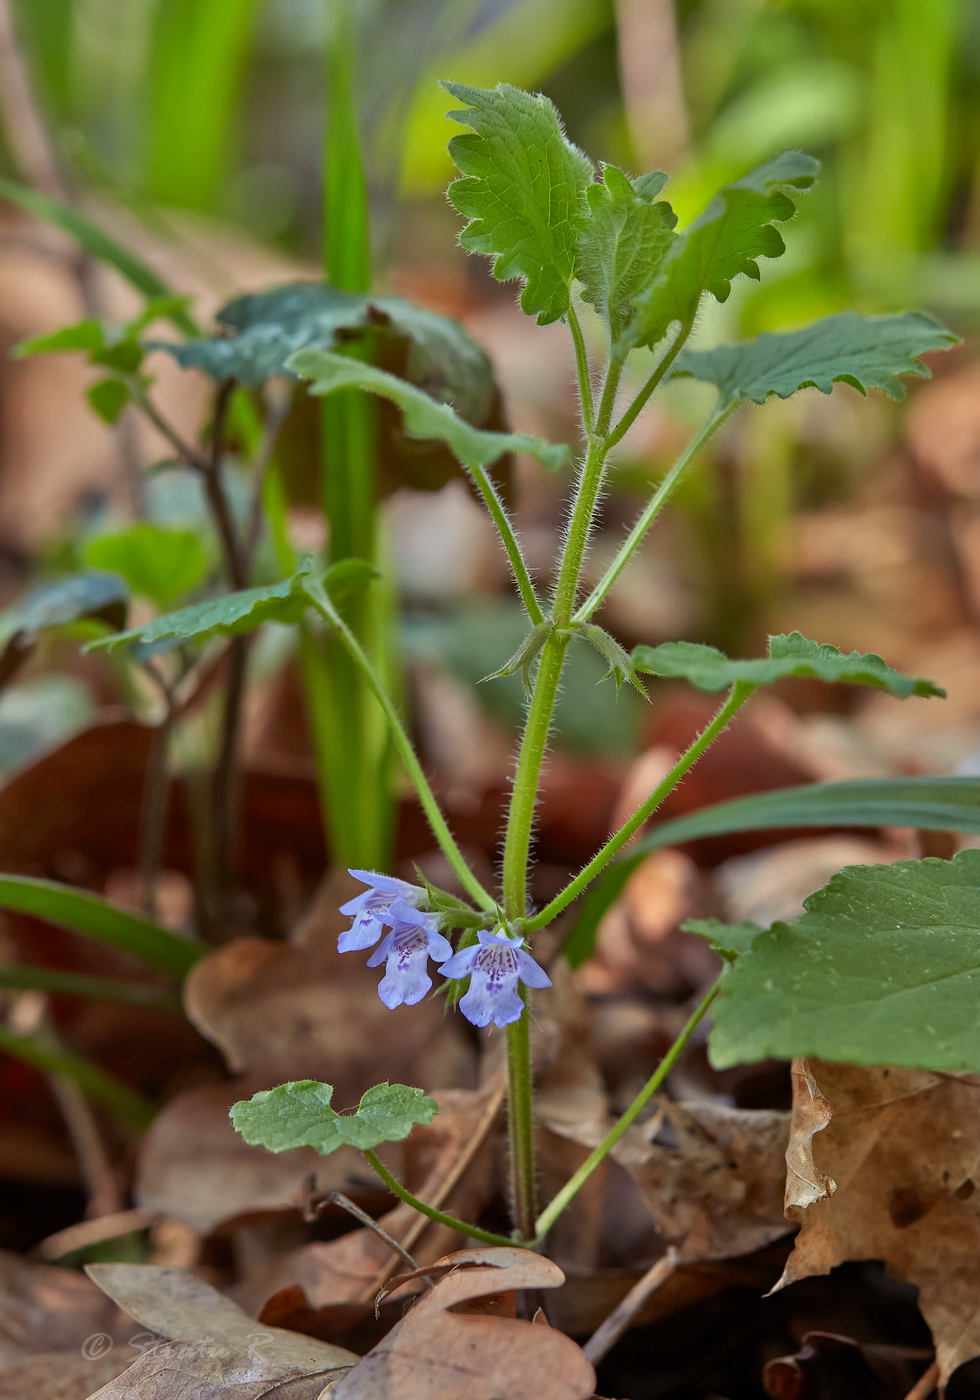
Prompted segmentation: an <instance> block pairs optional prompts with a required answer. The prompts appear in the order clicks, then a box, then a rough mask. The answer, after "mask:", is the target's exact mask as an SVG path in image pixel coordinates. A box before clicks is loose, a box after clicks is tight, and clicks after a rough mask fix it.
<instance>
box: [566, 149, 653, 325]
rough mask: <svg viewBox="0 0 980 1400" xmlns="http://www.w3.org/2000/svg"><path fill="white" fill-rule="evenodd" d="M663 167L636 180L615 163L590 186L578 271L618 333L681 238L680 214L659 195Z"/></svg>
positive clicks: (587, 296) (586, 293) (586, 292)
mask: <svg viewBox="0 0 980 1400" xmlns="http://www.w3.org/2000/svg"><path fill="white" fill-rule="evenodd" d="M666 181H667V176H666V175H664V174H663V173H662V172H661V171H655V172H654V173H653V174H651V175H642V176H641V177H640V178H639V179H638V180H630V179H629V178H628V177H627V176H626V175H624V174H623V172H622V171H621V170H620V169H619V168H618V167H617V166H615V165H607V166H605V167H604V168H603V172H602V183H601V184H593V185H589V187H588V190H587V191H586V195H587V198H588V204H589V212H590V217H589V218H588V219H587V220H586V221H585V223H584V224H583V226H582V231H581V233H580V235H579V241H578V252H577V257H576V264H575V275H576V277H577V278H578V280H579V281H580V282H581V283H582V297H583V299H584V300H585V301H587V302H589V303H591V305H592V306H594V307H595V309H596V310H597V311H598V312H599V314H600V315H601V316H604V317H605V318H606V320H607V322H608V323H609V326H610V328H611V329H612V331H613V334H614V335H618V334H619V332H620V331H621V330H622V329H623V328H624V326H625V325H626V323H627V322H628V321H629V319H630V316H631V315H632V311H633V299H634V297H635V296H636V295H637V293H638V292H641V291H643V289H644V288H645V287H648V286H650V285H651V283H652V282H653V281H654V279H655V277H656V276H657V273H658V272H659V271H660V267H661V264H662V263H663V260H664V258H665V257H666V255H667V252H668V250H669V249H670V246H671V244H672V243H673V242H674V240H675V238H676V234H675V233H674V232H673V228H674V225H675V224H676V223H677V215H676V214H675V213H674V211H673V209H671V207H670V205H669V204H667V203H665V202H664V201H663V200H659V201H658V200H657V195H658V194H659V193H660V191H661V189H662V188H663V186H664V184H665V183H666Z"/></svg>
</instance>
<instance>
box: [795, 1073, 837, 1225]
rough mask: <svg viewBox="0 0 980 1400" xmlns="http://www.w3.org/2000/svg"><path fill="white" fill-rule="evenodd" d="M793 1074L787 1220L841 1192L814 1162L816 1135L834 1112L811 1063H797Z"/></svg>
mask: <svg viewBox="0 0 980 1400" xmlns="http://www.w3.org/2000/svg"><path fill="white" fill-rule="evenodd" d="M790 1073H791V1077H792V1082H793V1115H792V1119H791V1122H790V1134H789V1146H788V1147H787V1148H786V1199H785V1206H786V1216H787V1219H789V1220H799V1219H801V1215H800V1212H801V1211H804V1210H806V1209H807V1207H808V1206H812V1205H814V1204H815V1203H816V1202H817V1201H822V1200H823V1199H824V1197H826V1196H832V1195H833V1194H834V1192H835V1191H836V1190H837V1182H836V1181H834V1179H833V1177H830V1176H828V1175H827V1173H826V1172H825V1171H821V1169H820V1168H819V1167H818V1166H817V1164H816V1162H815V1161H814V1160H813V1138H814V1134H815V1133H822V1132H823V1130H824V1128H826V1126H827V1124H828V1123H829V1122H830V1120H831V1118H833V1116H834V1111H833V1109H832V1108H831V1106H830V1104H829V1103H828V1102H827V1100H826V1099H825V1098H824V1096H823V1094H822V1093H821V1092H820V1088H819V1085H818V1084H817V1081H816V1080H815V1079H814V1077H813V1073H812V1071H811V1069H810V1065H809V1062H808V1061H807V1060H794V1061H793V1068H792V1070H791V1072H790Z"/></svg>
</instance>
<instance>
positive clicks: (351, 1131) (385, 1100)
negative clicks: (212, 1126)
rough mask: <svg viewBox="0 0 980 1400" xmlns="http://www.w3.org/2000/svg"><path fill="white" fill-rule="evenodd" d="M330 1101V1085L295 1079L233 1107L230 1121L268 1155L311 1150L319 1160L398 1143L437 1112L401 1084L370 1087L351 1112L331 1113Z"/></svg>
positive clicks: (430, 1102)
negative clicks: (340, 1152) (346, 1150)
mask: <svg viewBox="0 0 980 1400" xmlns="http://www.w3.org/2000/svg"><path fill="white" fill-rule="evenodd" d="M332 1097H333V1086H332V1085H330V1084H320V1083H318V1082H317V1081H316V1080H315V1079H299V1080H295V1081H294V1082H293V1083H291V1084H280V1085H279V1086H278V1087H277V1088H275V1089H263V1090H261V1092H260V1093H258V1094H253V1096H252V1098H250V1099H244V1100H242V1101H241V1102H240V1103H236V1104H235V1105H233V1107H232V1109H231V1115H230V1116H231V1121H232V1123H233V1124H234V1125H235V1127H236V1128H237V1130H238V1131H239V1132H240V1133H241V1135H242V1137H243V1138H244V1139H245V1141H246V1142H248V1143H252V1144H253V1145H255V1146H261V1147H267V1148H268V1149H269V1151H270V1152H288V1151H289V1150H290V1149H291V1148H294V1147H312V1148H314V1149H315V1151H317V1152H319V1153H320V1155H321V1156H324V1157H325V1156H326V1155H327V1154H328V1153H330V1152H334V1151H336V1149H337V1148H338V1147H342V1146H344V1145H347V1146H350V1147H356V1148H359V1149H360V1150H362V1151H363V1150H364V1149H366V1148H372V1147H377V1146H378V1145H379V1144H380V1143H382V1142H400V1141H401V1140H402V1139H403V1138H406V1137H408V1135H409V1133H410V1132H411V1131H412V1129H413V1128H414V1127H415V1126H416V1124H418V1123H429V1122H431V1120H432V1118H433V1116H434V1114H435V1113H436V1112H437V1109H438V1105H437V1103H436V1101H435V1099H430V1098H428V1097H427V1096H426V1095H425V1094H424V1093H423V1092H422V1090H421V1089H412V1088H410V1087H409V1086H408V1085H406V1084H376V1085H375V1086H374V1088H373V1089H368V1091H367V1093H366V1094H364V1095H363V1097H362V1098H361V1102H360V1104H359V1105H358V1107H357V1109H356V1110H355V1111H354V1112H353V1113H344V1114H339V1113H337V1112H336V1111H335V1110H334V1109H333V1108H331V1107H330V1100H331V1099H332Z"/></svg>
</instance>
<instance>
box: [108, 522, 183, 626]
mask: <svg viewBox="0 0 980 1400" xmlns="http://www.w3.org/2000/svg"><path fill="white" fill-rule="evenodd" d="M82 556H83V558H84V560H85V562H86V564H90V565H93V566H94V567H95V568H98V569H109V570H112V572H114V573H117V574H121V575H122V577H123V578H124V579H125V580H126V582H127V584H128V585H129V587H130V589H131V591H132V592H133V593H137V594H139V596H140V597H141V598H149V599H151V600H152V602H154V603H157V604H158V605H159V606H161V607H167V606H168V604H170V603H172V602H174V600H175V599H177V598H180V597H182V596H183V595H184V594H185V593H189V592H190V591H191V590H192V589H194V588H197V587H198V585H199V584H200V583H202V582H203V580H204V578H205V575H206V574H207V572H208V568H209V566H210V563H211V556H210V552H209V551H208V549H207V548H206V547H205V545H204V543H203V541H202V540H201V537H200V535H198V534H197V532H196V531H194V530H177V529H170V528H168V527H167V526H165V525H155V524H153V523H152V522H150V521H145V520H141V521H138V522H137V523H136V524H135V525H131V526H130V527H129V528H128V529H127V530H120V531H118V532H117V533H115V534H111V535H99V536H97V537H96V538H95V539H91V540H88V541H87V543H86V544H85V546H84V548H83V550H82Z"/></svg>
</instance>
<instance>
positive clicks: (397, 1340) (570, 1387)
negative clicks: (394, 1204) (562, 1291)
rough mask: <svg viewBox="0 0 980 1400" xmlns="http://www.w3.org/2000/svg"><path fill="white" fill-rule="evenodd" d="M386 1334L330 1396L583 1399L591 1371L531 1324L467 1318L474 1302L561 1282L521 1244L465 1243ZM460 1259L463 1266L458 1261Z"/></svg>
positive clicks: (571, 1348) (560, 1339)
mask: <svg viewBox="0 0 980 1400" xmlns="http://www.w3.org/2000/svg"><path fill="white" fill-rule="evenodd" d="M444 1265H449V1266H450V1272H449V1273H447V1274H445V1276H444V1277H442V1278H440V1279H439V1280H438V1282H437V1283H436V1285H435V1287H434V1288H432V1289H431V1290H430V1291H429V1292H428V1293H426V1294H424V1295H423V1296H422V1297H421V1298H420V1299H419V1301H418V1302H417V1303H416V1304H415V1306H414V1307H413V1308H412V1309H411V1310H410V1311H409V1312H408V1313H407V1314H406V1316H405V1317H404V1318H403V1319H402V1321H401V1322H399V1323H398V1324H397V1325H396V1326H395V1327H394V1328H392V1330H391V1332H389V1334H388V1336H387V1337H385V1339H384V1340H383V1341H382V1342H380V1343H379V1344H378V1346H376V1347H375V1348H374V1350H373V1351H371V1352H369V1353H368V1355H367V1356H365V1357H364V1358H363V1359H362V1360H361V1361H359V1362H358V1364H357V1365H356V1366H355V1367H353V1369H352V1370H350V1371H348V1372H347V1374H346V1375H345V1376H343V1377H342V1378H341V1379H340V1380H339V1381H338V1382H337V1383H336V1385H334V1386H333V1387H332V1388H331V1391H330V1396H331V1400H496V1397H499V1396H502V1395H506V1396H507V1397H508V1400H587V1397H588V1396H591V1395H592V1394H593V1392H594V1390H595V1372H594V1370H593V1369H592V1367H591V1365H590V1364H589V1362H588V1361H587V1360H586V1359H585V1357H584V1355H583V1354H582V1351H581V1349H580V1348H579V1347H577V1346H576V1345H575V1343H574V1342H573V1341H572V1340H571V1338H569V1337H566V1336H565V1335H564V1334H563V1333H561V1332H556V1331H554V1330H552V1329H551V1328H547V1327H536V1326H534V1324H533V1323H530V1322H520V1321H517V1320H515V1319H513V1318H505V1317H500V1316H487V1315H477V1316H473V1315H469V1316H464V1317H461V1316H459V1315H458V1313H457V1312H455V1311H454V1312H450V1311H449V1309H459V1308H460V1307H462V1306H465V1305H468V1304H471V1303H472V1302H473V1301H474V1300H476V1299H484V1298H486V1297H488V1296H494V1297H496V1296H498V1295H500V1294H501V1293H509V1292H512V1291H516V1290H518V1289H524V1288H557V1287H559V1286H560V1285H561V1284H562V1283H563V1282H564V1280H565V1276H564V1274H563V1273H562V1271H561V1270H560V1269H559V1268H558V1266H557V1265H556V1264H553V1263H552V1262H551V1261H550V1260H549V1259H545V1258H543V1257H542V1256H541V1255H539V1254H532V1253H531V1252H530V1251H529V1250H521V1249H516V1248H515V1249H503V1248H497V1249H467V1250H460V1251H459V1252H458V1253H456V1254H450V1255H447V1256H446V1258H445V1259H442V1260H439V1261H438V1264H437V1266H436V1267H437V1268H438V1267H440V1266H444ZM454 1265H459V1266H465V1267H453V1266H454Z"/></svg>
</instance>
